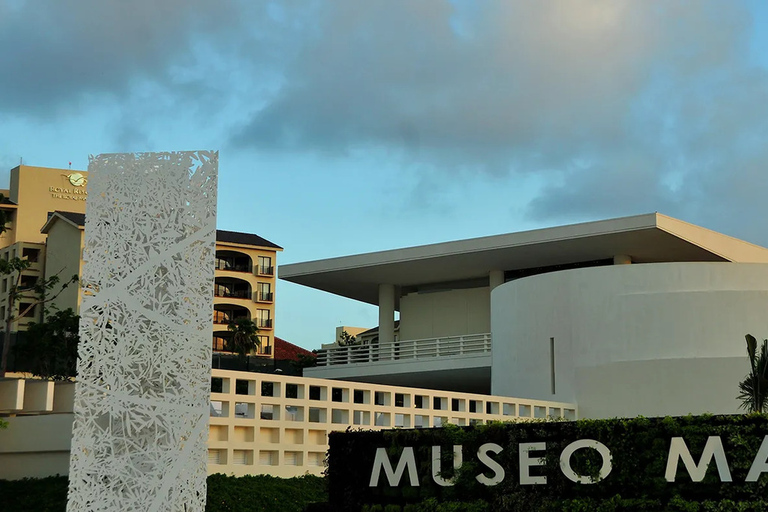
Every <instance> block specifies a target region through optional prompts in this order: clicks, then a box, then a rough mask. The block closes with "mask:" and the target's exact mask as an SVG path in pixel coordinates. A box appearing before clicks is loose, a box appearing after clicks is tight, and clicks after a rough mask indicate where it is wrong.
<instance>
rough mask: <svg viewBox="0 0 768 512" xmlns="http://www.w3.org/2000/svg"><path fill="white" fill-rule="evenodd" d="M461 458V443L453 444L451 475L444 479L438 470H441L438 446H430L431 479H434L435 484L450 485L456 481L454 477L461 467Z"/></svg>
mask: <svg viewBox="0 0 768 512" xmlns="http://www.w3.org/2000/svg"><path fill="white" fill-rule="evenodd" d="M462 462H463V460H462V456H461V445H460V444H456V445H454V446H453V477H452V478H451V479H450V480H446V479H445V478H443V477H441V476H440V472H441V471H442V470H441V469H440V466H441V465H442V464H440V447H439V446H433V447H432V480H434V481H435V483H436V484H437V485H442V486H443V487H450V486H451V485H453V484H454V483H455V482H456V477H457V476H458V473H457V472H458V471H459V468H460V467H461V464H462Z"/></svg>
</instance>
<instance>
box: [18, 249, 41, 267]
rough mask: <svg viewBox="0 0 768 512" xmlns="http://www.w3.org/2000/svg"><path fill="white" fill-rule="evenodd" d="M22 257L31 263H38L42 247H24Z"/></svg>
mask: <svg viewBox="0 0 768 512" xmlns="http://www.w3.org/2000/svg"><path fill="white" fill-rule="evenodd" d="M21 257H22V258H25V259H26V260H27V261H29V262H30V263H37V259H38V257H40V249H35V248H34V247H24V248H23V249H22V250H21Z"/></svg>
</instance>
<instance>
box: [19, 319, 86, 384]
mask: <svg viewBox="0 0 768 512" xmlns="http://www.w3.org/2000/svg"><path fill="white" fill-rule="evenodd" d="M79 321H80V317H79V316H77V315H76V314H75V312H74V311H72V309H71V308H68V309H65V310H63V311H57V312H56V313H54V314H52V315H50V316H48V317H47V318H46V319H45V321H44V322H41V323H31V324H29V327H28V328H27V332H26V333H23V335H22V336H20V337H19V340H18V342H17V343H16V346H15V347H14V350H15V353H16V361H17V363H16V369H17V370H20V371H27V372H30V373H33V374H34V375H37V376H39V377H42V378H44V379H51V380H71V379H72V378H73V377H75V375H76V372H77V344H78V343H79V341H80V336H79V334H78V325H79Z"/></svg>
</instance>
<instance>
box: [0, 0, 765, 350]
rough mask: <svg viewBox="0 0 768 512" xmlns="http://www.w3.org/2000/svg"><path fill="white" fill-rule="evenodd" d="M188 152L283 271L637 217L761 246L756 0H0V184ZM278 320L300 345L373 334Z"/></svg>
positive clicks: (295, 313)
mask: <svg viewBox="0 0 768 512" xmlns="http://www.w3.org/2000/svg"><path fill="white" fill-rule="evenodd" d="M197 149H214V150H219V151H220V158H219V193H218V195H219V196H218V201H219V206H218V218H217V223H218V227H219V228H220V229H227V230H234V231H244V232H249V233H256V234H258V235H260V236H263V237H264V238H266V239H268V240H270V241H272V242H274V243H277V244H278V245H280V246H282V247H284V248H285V250H284V252H282V253H280V255H279V256H278V265H281V264H287V263H295V262H303V261H309V260H315V259H322V258H329V257H334V256H344V255H350V254H358V253H363V252H370V251H377V250H385V249H393V248H398V247H407V246H413V245H421V244H427V243H435V242H443V241H449V240H457V239H462V238H473V237H479V236H486V235H493V234H500V233H510V232H514V231H521V230H527V229H534V228H541V227H549V226H556V225H562V224H568V223H574V222H583V221H590V220H599V219H605V218H612V217H619V216H625V215H634V214H640V213H648V212H654V211H658V212H661V213H664V214H667V215H671V216H673V217H677V218H680V219H683V220H685V221H688V222H692V223H694V224H698V225H701V226H704V227H707V228H710V229H714V230H717V231H721V232H723V233H726V234H729V235H732V236H735V237H739V238H743V239H745V240H748V241H750V242H753V243H757V244H761V245H766V246H768V230H767V229H766V219H767V218H768V4H766V3H765V2H763V1H761V0H750V1H747V0H743V1H739V0H696V1H691V0H689V1H682V0H679V1H678V0H664V1H658V2H647V1H642V0H568V1H564V0H551V1H547V2H533V1H524V0H504V1H502V0H497V1H493V2H490V1H489V2H485V1H468V0H467V1H465V0H453V1H449V0H419V1H414V0H366V1H364V2H363V1H360V0H336V1H333V0H328V1H314V0H303V1H296V0H285V1H268V0H263V1H258V2H254V1H252V0H132V1H131V2H125V1H117V0H0V184H2V183H7V180H8V175H9V173H8V171H9V170H10V169H11V167H14V166H15V165H18V163H19V162H20V161H21V160H22V159H23V162H24V163H25V164H28V165H36V166H47V167H63V168H66V167H67V166H68V164H69V162H71V163H72V168H73V169H86V168H87V165H88V156H89V155H96V154H99V153H112V152H143V151H176V150H197ZM0 188H1V187H0ZM276 307H277V311H276V315H275V324H276V334H277V336H279V337H281V338H284V339H286V340H288V341H291V342H293V343H296V344H298V345H300V346H303V347H305V348H309V349H314V348H319V346H320V344H321V343H328V342H331V341H333V337H334V329H335V327H336V326H339V325H351V326H361V327H370V326H374V325H376V323H377V312H376V309H375V308H374V307H373V306H369V305H365V304H361V303H358V302H354V301H351V300H347V299H342V298H339V297H335V296H332V295H330V294H326V293H323V292H319V291H315V290H311V289H308V288H304V287H301V286H299V285H295V284H293V283H287V282H278V284H277V289H276Z"/></svg>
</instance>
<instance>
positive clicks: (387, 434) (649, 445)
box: [328, 416, 768, 508]
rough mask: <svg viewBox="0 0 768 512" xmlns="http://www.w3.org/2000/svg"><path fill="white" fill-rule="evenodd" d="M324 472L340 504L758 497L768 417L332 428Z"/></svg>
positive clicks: (767, 457)
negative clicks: (360, 429) (379, 429)
mask: <svg viewBox="0 0 768 512" xmlns="http://www.w3.org/2000/svg"><path fill="white" fill-rule="evenodd" d="M328 475H329V486H330V498H331V501H332V502H334V501H335V502H336V503H337V504H339V505H340V506H341V505H342V504H344V505H346V504H347V503H356V504H358V505H360V504H366V503H382V504H387V503H397V504H401V505H402V504H405V503H417V502H419V501H420V500H423V499H425V498H430V497H434V498H437V499H442V500H455V499H457V498H459V497H460V498H461V499H462V500H465V501H466V500H471V499H485V500H488V499H490V498H489V497H493V496H494V495H496V496H510V495H514V496H518V497H520V496H522V497H524V499H528V498H526V496H527V497H530V499H531V500H533V501H535V499H539V498H540V499H550V500H551V499H584V498H589V499H598V500H599V499H609V498H611V497H613V496H617V495H621V496H622V498H637V499H640V498H642V499H647V498H649V497H651V498H653V499H658V500H659V501H660V502H665V500H669V499H670V498H671V497H673V496H678V497H682V498H684V499H686V500H722V499H730V500H734V499H740V497H741V498H743V499H754V498H755V496H756V495H761V496H768V417H766V416H696V417H681V418H651V419H648V418H636V419H628V420H620V419H613V420H581V421H576V422H537V423H504V424H501V423H499V424H492V425H483V426H478V427H451V428H444V429H424V430H393V431H384V432H346V433H338V434H331V437H330V451H329V468H328ZM342 508H349V507H346V506H345V507H342ZM352 508H354V507H352Z"/></svg>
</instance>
